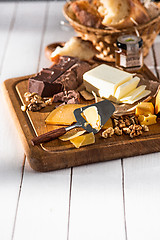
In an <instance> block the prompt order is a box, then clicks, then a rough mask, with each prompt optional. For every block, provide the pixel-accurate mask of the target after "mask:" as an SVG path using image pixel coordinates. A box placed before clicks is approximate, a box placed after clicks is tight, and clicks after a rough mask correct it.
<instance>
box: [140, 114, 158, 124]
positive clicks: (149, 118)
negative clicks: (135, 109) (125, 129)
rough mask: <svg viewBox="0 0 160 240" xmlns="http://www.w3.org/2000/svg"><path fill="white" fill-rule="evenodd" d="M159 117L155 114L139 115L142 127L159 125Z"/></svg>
mask: <svg viewBox="0 0 160 240" xmlns="http://www.w3.org/2000/svg"><path fill="white" fill-rule="evenodd" d="M156 119H157V116H156V115H153V114H148V115H139V117H138V120H139V122H140V124H141V125H152V124H155V123H157V121H156Z"/></svg>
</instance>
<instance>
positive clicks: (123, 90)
mask: <svg viewBox="0 0 160 240" xmlns="http://www.w3.org/2000/svg"><path fill="white" fill-rule="evenodd" d="M139 81H140V78H139V77H134V78H132V79H131V80H129V81H127V82H125V83H123V84H121V85H120V86H118V87H117V90H116V92H115V95H114V96H115V97H116V98H117V99H118V100H120V99H121V98H122V97H124V96H126V95H127V94H128V93H130V92H131V91H133V90H134V89H135V88H136V87H137V85H138V83H139Z"/></svg>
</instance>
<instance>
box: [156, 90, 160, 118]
mask: <svg viewBox="0 0 160 240" xmlns="http://www.w3.org/2000/svg"><path fill="white" fill-rule="evenodd" d="M159 112H160V90H159V91H158V94H157V96H156V102H155V113H156V114H158V113H159Z"/></svg>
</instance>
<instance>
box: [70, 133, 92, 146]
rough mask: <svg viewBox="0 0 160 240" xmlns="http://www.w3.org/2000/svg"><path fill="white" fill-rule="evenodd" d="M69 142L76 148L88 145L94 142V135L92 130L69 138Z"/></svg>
mask: <svg viewBox="0 0 160 240" xmlns="http://www.w3.org/2000/svg"><path fill="white" fill-rule="evenodd" d="M70 142H71V143H72V144H73V145H74V146H75V147H76V148H80V147H82V146H86V145H90V144H93V143H95V136H94V134H93V132H91V133H86V134H84V135H82V136H79V137H76V138H73V139H71V140H70Z"/></svg>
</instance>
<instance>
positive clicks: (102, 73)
mask: <svg viewBox="0 0 160 240" xmlns="http://www.w3.org/2000/svg"><path fill="white" fill-rule="evenodd" d="M132 77H133V74H131V73H128V72H125V71H122V70H119V69H117V68H114V67H110V66H108V65H106V64H101V65H99V66H97V67H95V68H93V69H91V70H89V71H88V72H86V73H84V74H83V79H84V85H85V87H86V89H87V91H89V92H92V91H94V92H95V93H96V94H97V95H98V96H100V95H99V91H102V92H103V94H104V95H105V96H100V97H105V98H108V97H109V96H110V95H112V96H114V94H115V92H116V90H117V87H118V86H120V85H121V84H123V83H125V82H127V81H129V80H130V79H131V78H132ZM103 90H105V92H104V91H103Z"/></svg>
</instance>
